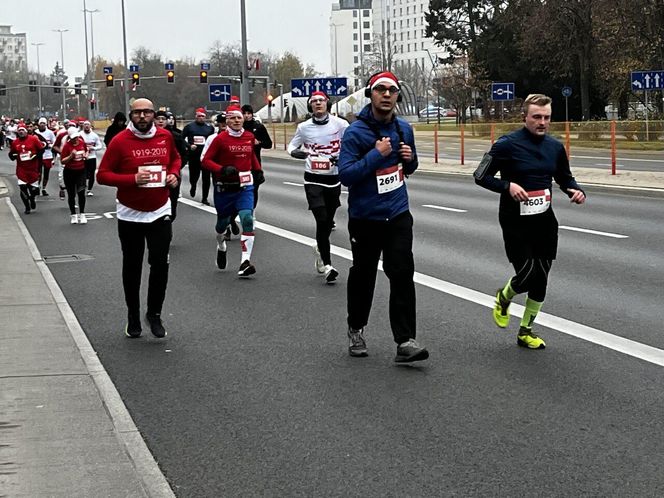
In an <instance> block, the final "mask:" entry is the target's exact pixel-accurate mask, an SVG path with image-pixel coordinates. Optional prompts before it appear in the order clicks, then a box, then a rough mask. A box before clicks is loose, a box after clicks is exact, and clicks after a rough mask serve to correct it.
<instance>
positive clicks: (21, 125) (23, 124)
mask: <svg viewBox="0 0 664 498" xmlns="http://www.w3.org/2000/svg"><path fill="white" fill-rule="evenodd" d="M21 129H23V130H25V131H28V129H27V128H26V127H25V123H24V122H23V121H19V122H18V126H17V127H16V131H20V130H21Z"/></svg>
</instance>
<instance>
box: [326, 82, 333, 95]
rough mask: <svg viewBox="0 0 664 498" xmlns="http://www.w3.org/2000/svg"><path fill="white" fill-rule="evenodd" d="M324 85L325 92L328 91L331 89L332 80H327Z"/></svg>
mask: <svg viewBox="0 0 664 498" xmlns="http://www.w3.org/2000/svg"><path fill="white" fill-rule="evenodd" d="M325 86H326V87H327V93H330V90H331V89H332V82H331V81H329V80H328V82H327V84H326V85H325Z"/></svg>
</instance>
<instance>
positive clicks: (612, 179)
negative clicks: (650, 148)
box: [261, 144, 664, 192]
mask: <svg viewBox="0 0 664 498" xmlns="http://www.w3.org/2000/svg"><path fill="white" fill-rule="evenodd" d="M261 154H262V155H263V156H265V157H268V158H269V157H274V158H279V159H292V160H294V161H296V159H293V158H291V157H290V156H289V155H288V153H286V151H284V150H283V144H282V145H281V146H280V148H279V149H272V150H264V151H262V152H261ZM419 162H420V165H419V169H418V171H422V172H429V173H445V174H458V175H472V174H473V171H475V168H477V164H478V161H465V164H463V165H462V164H460V163H459V161H454V160H449V159H441V160H440V161H439V162H438V163H434V161H433V159H430V158H420V161H419ZM572 174H573V175H574V176H575V177H576V180H577V181H578V182H579V184H580V185H581V186H584V185H588V186H590V185H594V186H602V187H615V188H623V189H639V190H652V191H660V190H661V191H663V192H664V172H659V171H629V170H626V169H624V168H623V169H622V170H621V171H620V172H619V173H618V174H616V175H611V171H610V170H609V168H608V166H607V169H599V168H575V167H572Z"/></svg>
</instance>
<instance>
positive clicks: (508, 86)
mask: <svg viewBox="0 0 664 498" xmlns="http://www.w3.org/2000/svg"><path fill="white" fill-rule="evenodd" d="M491 100H514V83H491Z"/></svg>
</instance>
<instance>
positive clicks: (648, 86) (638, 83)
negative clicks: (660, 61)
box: [629, 70, 664, 92]
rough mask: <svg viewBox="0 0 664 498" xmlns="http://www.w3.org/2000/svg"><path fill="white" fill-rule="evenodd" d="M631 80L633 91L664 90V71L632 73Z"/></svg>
mask: <svg viewBox="0 0 664 498" xmlns="http://www.w3.org/2000/svg"><path fill="white" fill-rule="evenodd" d="M629 80H630V81H631V82H632V91H633V92H636V91H639V90H661V89H662V88H664V71H663V70H660V71H632V72H631V74H630V78H629Z"/></svg>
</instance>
